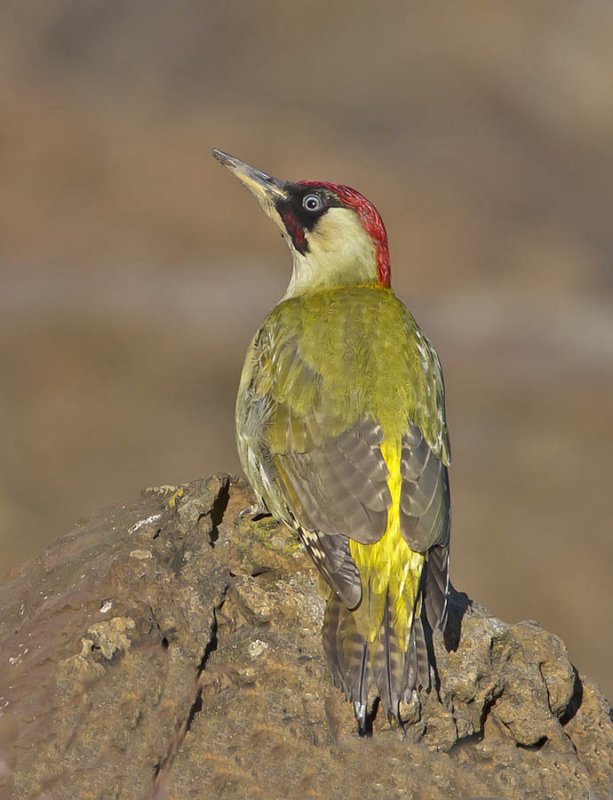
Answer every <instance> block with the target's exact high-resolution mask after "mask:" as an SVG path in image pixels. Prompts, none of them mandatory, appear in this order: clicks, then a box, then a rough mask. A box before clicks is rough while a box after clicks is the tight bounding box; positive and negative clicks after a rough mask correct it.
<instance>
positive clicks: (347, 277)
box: [285, 208, 379, 297]
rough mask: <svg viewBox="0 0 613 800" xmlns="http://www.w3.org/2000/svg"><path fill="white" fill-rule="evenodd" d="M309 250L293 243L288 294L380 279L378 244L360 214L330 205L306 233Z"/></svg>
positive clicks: (288, 295) (289, 295)
mask: <svg viewBox="0 0 613 800" xmlns="http://www.w3.org/2000/svg"><path fill="white" fill-rule="evenodd" d="M307 241H308V244H309V251H308V252H307V253H305V254H302V253H299V252H298V251H297V250H296V249H295V248H294V247H292V246H291V244H290V250H291V251H292V258H293V262H294V264H293V272H292V278H291V281H290V284H289V286H288V288H287V292H286V293H285V297H293V296H295V295H297V294H302V293H303V292H305V291H309V290H313V289H323V288H325V287H335V286H344V285H356V284H366V283H373V282H374V283H376V282H378V279H379V277H378V272H377V258H376V253H375V247H374V244H373V242H372V239H371V238H370V236H369V235H368V234H367V233H366V231H365V230H364V228H363V227H362V224H361V222H360V221H359V219H358V217H357V215H356V214H355V213H354V212H353V211H351V210H350V209H346V208H331V209H329V210H328V211H327V213H326V214H325V216H324V217H322V219H321V220H319V222H318V224H317V225H316V227H315V228H314V230H312V231H309V232H308V233H307Z"/></svg>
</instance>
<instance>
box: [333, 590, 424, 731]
mask: <svg viewBox="0 0 613 800" xmlns="http://www.w3.org/2000/svg"><path fill="white" fill-rule="evenodd" d="M323 642H324V650H325V653H326V657H327V660H328V665H329V667H330V671H331V672H332V676H333V678H334V682H335V684H336V685H337V686H339V687H340V688H341V689H342V690H343V691H344V693H345V695H346V697H347V699H348V700H350V701H351V702H352V703H353V706H354V710H355V714H356V717H357V719H358V726H359V730H360V733H364V732H365V725H366V719H367V715H368V703H369V694H370V693H371V690H373V696H374V693H375V692H376V695H377V696H378V697H380V698H381V703H382V706H383V709H384V710H385V711H386V713H387V715H388V717H389V718H390V719H391V718H395V719H398V718H399V705H400V702H401V701H402V700H408V699H410V696H411V693H412V692H413V689H414V688H416V687H417V686H419V687H422V688H426V689H427V688H429V687H430V668H429V657H428V648H427V644H426V637H425V633H424V627H423V623H422V621H421V618H420V617H419V616H417V617H416V618H415V619H414V622H413V626H412V629H411V634H410V637H409V642H408V646H407V645H405V643H404V641H402V642H401V641H400V639H399V637H398V635H397V634H396V633H395V631H394V628H393V625H392V612H391V609H390V606H389V603H388V602H387V601H386V603H385V610H384V614H383V620H382V624H381V630H380V632H379V635H378V636H377V637H376V638H375V640H374V641H373V642H367V641H366V639H365V638H364V636H362V635H361V634H360V632H359V630H358V627H357V624H356V615H355V612H354V611H350V610H348V609H347V608H346V606H344V604H343V602H342V601H341V600H340V599H339V598H338V597H337V596H336V595H335V596H333V597H331V598H330V599H329V600H328V604H327V607H326V613H325V617H324V627H323Z"/></svg>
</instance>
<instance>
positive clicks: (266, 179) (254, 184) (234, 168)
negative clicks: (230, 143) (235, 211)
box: [213, 148, 287, 215]
mask: <svg viewBox="0 0 613 800" xmlns="http://www.w3.org/2000/svg"><path fill="white" fill-rule="evenodd" d="M213 156H214V157H215V158H216V159H217V160H218V161H219V163H220V164H223V165H224V167H227V168H228V169H229V170H230V172H231V173H232V174H233V175H236V177H237V178H238V179H239V181H240V182H241V183H242V184H243V185H244V186H246V187H247V188H248V189H249V191H250V192H252V193H253V194H254V195H255V196H256V198H257V199H258V202H259V203H260V205H261V206H262V207H263V208H264V210H265V211H266V212H267V213H268V214H269V215H270V211H271V210H272V209H273V208H274V205H275V201H276V200H280V199H285V198H287V194H286V192H285V187H284V183H283V182H282V181H278V180H277V179H276V178H273V177H271V176H270V175H267V174H266V173H265V172H262V171H261V170H259V169H256V168H255V167H252V166H251V165H250V164H247V163H246V162H244V161H241V160H240V158H236V157H235V156H231V155H230V154H229V153H224V152H223V150H217V149H216V148H213Z"/></svg>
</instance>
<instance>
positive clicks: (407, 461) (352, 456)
mask: <svg viewBox="0 0 613 800" xmlns="http://www.w3.org/2000/svg"><path fill="white" fill-rule="evenodd" d="M213 155H214V157H215V158H216V159H217V160H218V161H219V162H220V163H221V164H222V165H224V166H225V167H227V168H228V170H229V171H230V172H231V173H233V174H234V175H235V176H236V178H238V180H239V181H240V182H241V183H242V184H243V185H244V186H245V187H247V189H249V190H250V191H251V193H252V194H253V195H254V196H255V197H256V199H257V201H258V203H259V204H260V206H261V207H262V209H263V210H264V212H265V213H266V215H267V216H268V217H270V218H271V219H272V220H273V221H274V222H275V223H276V225H277V226H278V228H279V229H280V231H281V234H282V236H283V238H284V239H285V241H286V242H287V244H288V246H289V249H290V251H291V255H292V262H293V263H292V267H293V268H292V274H291V279H290V281H289V286H288V288H287V291H286V293H285V295H284V296H283V298H282V299H281V300H280V302H279V303H278V304H277V305H276V306H275V307H274V308H273V309H272V311H271V312H270V313H269V314H268V316H267V317H266V318H265V319H264V321H263V322H262V324H261V325H260V327H259V328H258V330H257V332H256V334H255V336H254V337H253V339H252V341H251V344H250V345H249V348H248V351H247V354H246V358H245V363H244V367H243V370H242V374H241V379H240V385H239V390H238V397H237V401H236V439H237V447H238V454H239V458H240V462H241V465H242V468H243V470H244V472H245V474H246V476H247V479H248V481H249V483H250V485H251V487H252V489H253V491H254V493H255V496H256V498H257V502H256V504H255V507H254V508H252V511H254V512H255V511H257V510H259V511H261V512H262V513H268V514H270V515H272V517H274V518H275V519H276V520H278V521H279V522H281V523H283V524H284V525H286V526H288V527H289V528H291V529H292V530H294V531H296V532H297V533H298V535H299V537H300V539H301V540H302V543H303V544H304V547H305V549H306V551H307V552H308V554H309V555H310V557H311V558H312V560H313V562H314V564H315V566H316V567H317V570H318V571H319V573H320V575H321V578H322V580H321V581H320V584H321V586H322V590H323V592H324V595H325V600H326V604H325V612H324V620H323V631H322V638H323V648H324V651H325V655H326V659H327V662H328V665H329V668H330V671H331V673H332V677H333V680H334V683H335V684H336V685H337V686H338V687H340V688H341V689H342V690H343V691H344V693H345V696H346V698H347V699H348V700H349V701H351V703H352V704H353V710H354V713H355V718H356V721H357V732H358V733H359V734H360V735H361V736H363V735H368V734H371V733H372V719H373V716H374V714H375V713H376V712H375V708H376V706H377V705H378V704H381V705H382V707H383V708H384V710H385V712H386V713H387V717H388V719H389V721H390V724H391V725H393V726H394V727H398V726H401V727H403V719H402V717H401V710H400V709H401V703H410V702H411V700H412V699H414V698H415V696H416V695H418V693H419V691H420V690H422V689H423V690H426V691H430V690H431V689H432V686H433V683H434V682H435V679H436V671H435V660H434V655H433V648H432V632H433V631H435V630H437V629H439V630H444V628H445V624H446V619H447V605H448V602H447V601H448V596H449V538H450V527H451V507H450V492H449V478H448V468H449V466H450V463H451V451H450V443H449V434H448V430H447V423H446V418H445V389H444V382H443V374H442V368H441V364H440V360H439V357H438V355H437V353H436V350H435V349H434V347H433V346H432V345H431V344H430V342H429V340H428V339H427V338H426V336H425V335H424V333H423V332H422V330H421V329H420V327H419V326H418V324H417V323H416V321H415V319H414V318H413V316H412V315H411V313H410V312H409V310H408V309H407V307H406V306H405V305H404V304H403V303H402V302H401V301H400V300H399V299H398V298H397V296H396V295H395V294H394V292H393V290H392V288H391V285H390V277H391V269H390V255H389V247H388V239H387V233H386V229H385V226H384V224H383V220H382V218H381V216H380V214H379V213H378V211H377V210H376V208H375V207H374V205H373V204H372V203H370V202H369V200H367V199H366V197H365V196H364V195H362V194H361V193H360V192H358V191H356V190H355V189H352V188H351V187H349V186H345V185H342V184H335V183H331V182H325V181H311V180H299V181H284V180H278V179H276V178H274V177H272V176H270V175H268V174H266V173H265V172H262V171H261V170H259V169H256V168H255V167H252V166H250V165H249V164H247V163H246V162H244V161H241V160H240V159H238V158H236V157H234V156H232V155H229V154H228V153H225V152H223V151H221V150H217V149H214V150H213Z"/></svg>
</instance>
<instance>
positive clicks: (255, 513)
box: [238, 503, 272, 522]
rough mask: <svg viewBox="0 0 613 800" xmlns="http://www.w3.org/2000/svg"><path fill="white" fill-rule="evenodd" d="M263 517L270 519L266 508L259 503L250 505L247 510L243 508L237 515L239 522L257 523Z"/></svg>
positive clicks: (270, 515)
mask: <svg viewBox="0 0 613 800" xmlns="http://www.w3.org/2000/svg"><path fill="white" fill-rule="evenodd" d="M264 517H272V514H271V513H270V511H269V510H268V509H267V508H266V506H264V505H261V504H259V503H252V504H251V505H250V506H247V508H243V510H242V511H240V512H239V514H238V518H239V520H243V519H249V520H251V522H257V521H258V520H259V519H263V518H264Z"/></svg>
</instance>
